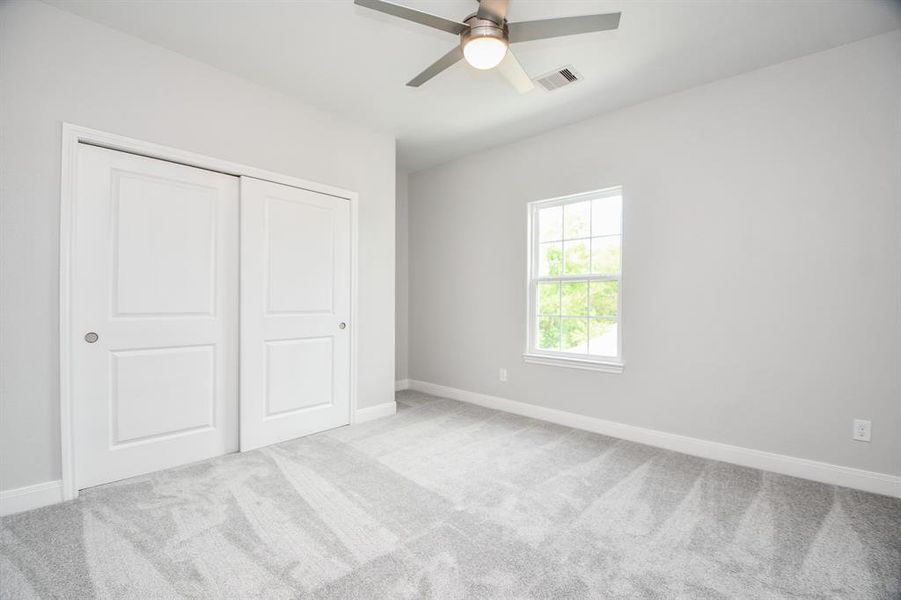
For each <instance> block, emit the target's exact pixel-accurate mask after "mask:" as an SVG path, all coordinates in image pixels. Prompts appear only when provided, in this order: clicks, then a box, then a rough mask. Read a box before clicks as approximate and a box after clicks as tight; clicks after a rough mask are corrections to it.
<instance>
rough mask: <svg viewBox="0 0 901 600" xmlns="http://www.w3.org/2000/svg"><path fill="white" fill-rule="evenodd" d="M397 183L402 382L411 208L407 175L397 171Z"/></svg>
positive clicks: (398, 367) (397, 349)
mask: <svg viewBox="0 0 901 600" xmlns="http://www.w3.org/2000/svg"><path fill="white" fill-rule="evenodd" d="M395 181H396V182H397V185H396V198H397V201H396V204H395V213H396V217H395V220H396V223H397V224H396V242H395V245H396V247H397V269H396V272H395V276H394V298H395V305H394V322H395V335H394V378H395V379H396V380H401V379H406V378H407V376H408V375H407V373H408V369H409V360H410V359H409V357H410V352H409V346H410V258H409V255H410V253H409V239H410V227H409V216H410V209H409V195H408V193H407V189H408V181H409V179H408V177H407V174H406V173H405V172H402V171H398V172H397V175H396V177H395Z"/></svg>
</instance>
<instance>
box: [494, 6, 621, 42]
mask: <svg viewBox="0 0 901 600" xmlns="http://www.w3.org/2000/svg"><path fill="white" fill-rule="evenodd" d="M619 17H620V13H608V14H605V15H584V16H580V17H562V18H560V19H544V20H542V21H523V22H521V23H509V24H508V27H509V28H510V43H511V44H514V43H516V42H531V41H532V40H543V39H546V38H554V37H561V36H564V35H576V34H577V33H590V32H592V31H608V30H610V29H616V28H617V27H619Z"/></svg>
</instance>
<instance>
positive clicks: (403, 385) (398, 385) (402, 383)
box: [394, 379, 410, 392]
mask: <svg viewBox="0 0 901 600" xmlns="http://www.w3.org/2000/svg"><path fill="white" fill-rule="evenodd" d="M408 389H410V380H409V379H398V380H397V381H395V382H394V391H395V392H399V391H401V390H408Z"/></svg>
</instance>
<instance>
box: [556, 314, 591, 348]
mask: <svg viewBox="0 0 901 600" xmlns="http://www.w3.org/2000/svg"><path fill="white" fill-rule="evenodd" d="M562 350H563V351H564V352H574V353H577V354H586V353H587V352H588V319H563V346H562Z"/></svg>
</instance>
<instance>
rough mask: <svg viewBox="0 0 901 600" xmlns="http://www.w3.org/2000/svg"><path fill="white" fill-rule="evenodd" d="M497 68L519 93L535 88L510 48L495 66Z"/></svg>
mask: <svg viewBox="0 0 901 600" xmlns="http://www.w3.org/2000/svg"><path fill="white" fill-rule="evenodd" d="M497 70H498V71H500V74H501V75H503V76H504V79H506V80H507V81H509V82H510V85H512V86H513V87H514V88H516V91H517V92H519V93H520V94H525V93H526V92H531V91H532V90H533V89H535V84H534V83H532V79H531V78H530V77H529V75H528V73H526V71H525V69H523V68H522V65H521V64H519V61H518V60H516V57H515V56H513V51H512V50H507V55H506V56H505V57H504V60H502V61H501V64H499V65H498V66H497Z"/></svg>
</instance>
